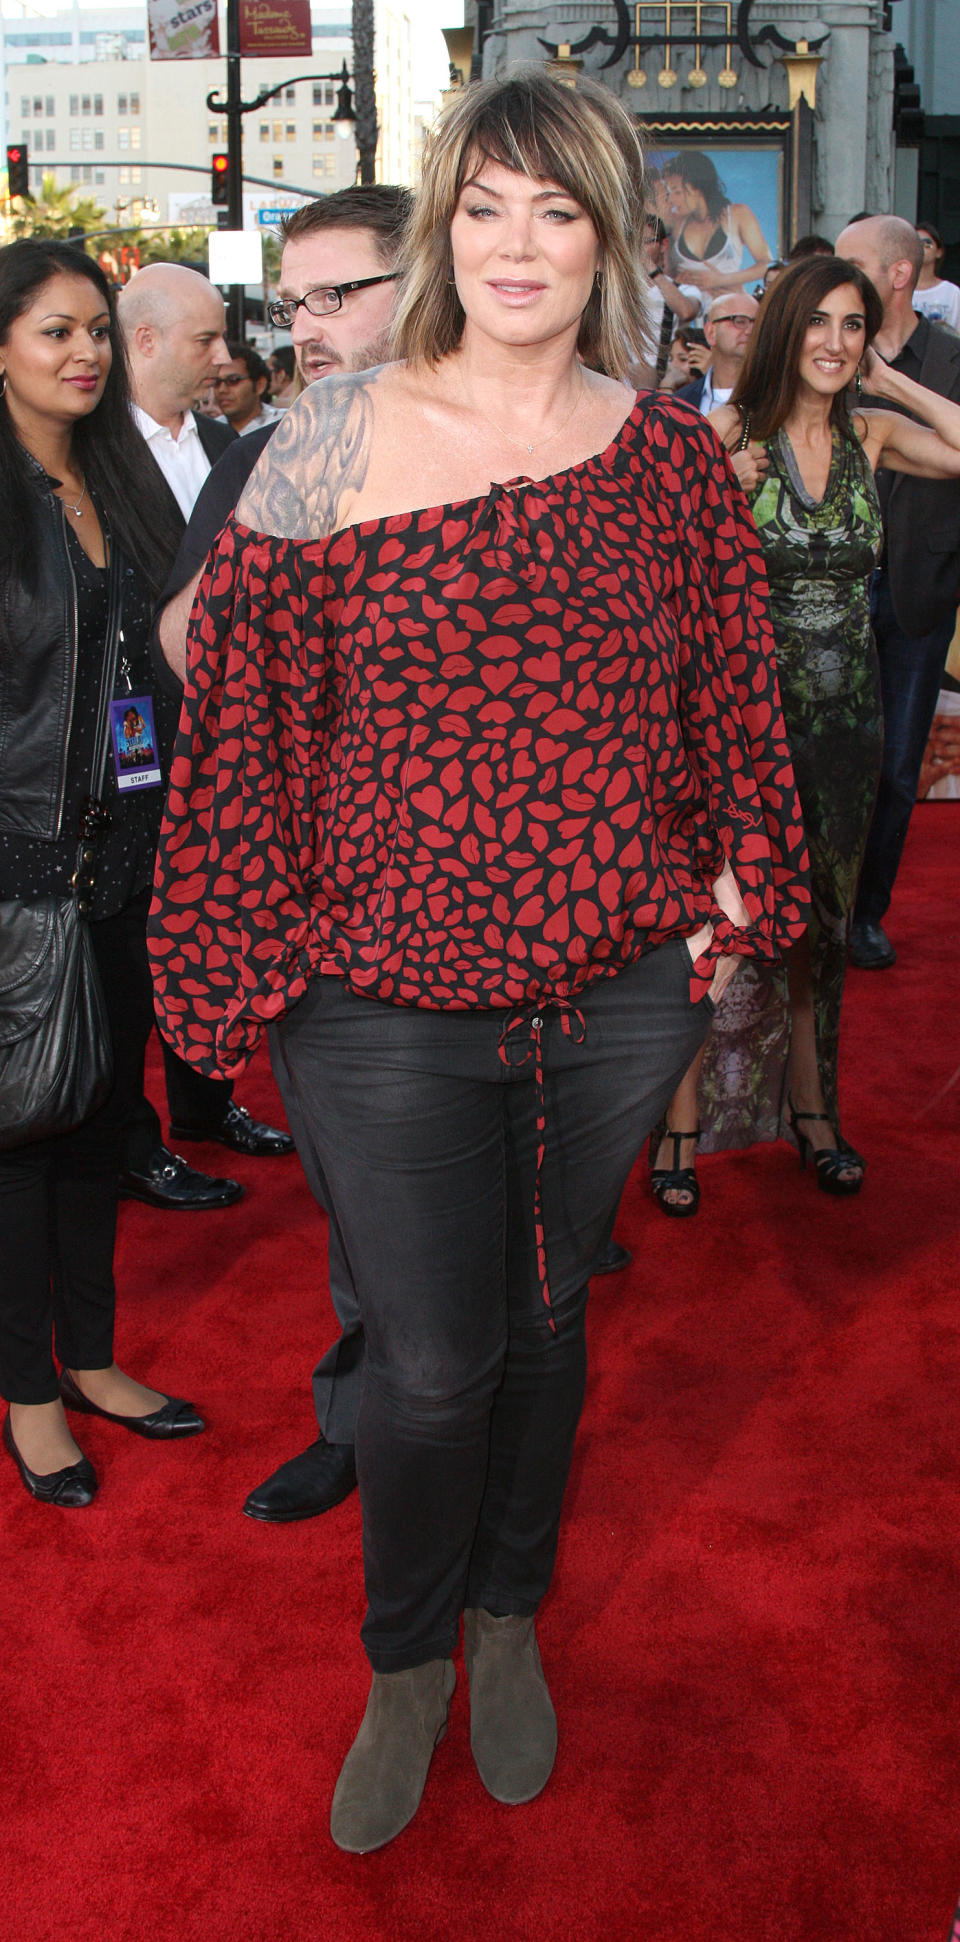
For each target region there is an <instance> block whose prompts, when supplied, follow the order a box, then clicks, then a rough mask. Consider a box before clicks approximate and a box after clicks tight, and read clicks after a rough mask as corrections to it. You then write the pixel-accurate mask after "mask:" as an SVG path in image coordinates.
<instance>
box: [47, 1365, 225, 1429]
mask: <svg viewBox="0 0 960 1942" xmlns="http://www.w3.org/2000/svg"><path fill="white" fill-rule="evenodd" d="M60 1394H61V1396H62V1397H63V1400H64V1402H65V1403H66V1406H67V1408H68V1409H79V1410H80V1411H81V1412H82V1413H83V1415H84V1416H103V1417H104V1418H105V1419H106V1421H107V1422H108V1423H119V1424H120V1427H121V1429H125V1430H132V1431H133V1433H134V1435H135V1436H149V1437H152V1438H153V1439H154V1440H155V1441H161V1440H162V1441H166V1442H169V1441H170V1439H171V1437H174V1436H199V1434H200V1431H201V1430H202V1429H205V1428H206V1424H205V1423H204V1420H203V1417H202V1416H198V1415H197V1412H196V1410H195V1409H194V1407H193V1404H192V1403H185V1402H181V1400H180V1398H179V1397H178V1396H167V1397H166V1399H165V1401H164V1404H163V1408H162V1409H154V1410H151V1412H150V1415H149V1416H115V1415H114V1414H113V1412H112V1410H109V1409H101V1408H100V1405H99V1403H92V1402H91V1401H90V1398H89V1396H85V1395H84V1394H83V1392H82V1390H80V1389H78V1388H77V1385H76V1383H75V1382H74V1380H73V1377H72V1375H71V1374H70V1371H69V1369H61V1371H60Z"/></svg>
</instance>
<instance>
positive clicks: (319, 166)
mask: <svg viewBox="0 0 960 1942" xmlns="http://www.w3.org/2000/svg"><path fill="white" fill-rule="evenodd" d="M325 160H326V157H325V156H323V155H315V156H314V158H313V173H314V175H326V173H327V171H326V169H325V168H324V166H323V164H324V161H325Z"/></svg>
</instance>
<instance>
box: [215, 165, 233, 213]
mask: <svg viewBox="0 0 960 1942" xmlns="http://www.w3.org/2000/svg"><path fill="white" fill-rule="evenodd" d="M229 172H230V157H229V155H211V157H210V200H211V202H212V203H213V206H214V208H217V207H218V206H219V207H221V208H222V207H223V205H224V203H227V202H229V200H230V182H229Z"/></svg>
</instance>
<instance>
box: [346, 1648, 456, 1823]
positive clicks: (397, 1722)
mask: <svg viewBox="0 0 960 1942" xmlns="http://www.w3.org/2000/svg"><path fill="white" fill-rule="evenodd" d="M455 1685H456V1673H455V1672H454V1670H453V1661H452V1659H431V1660H430V1662H429V1664H428V1665H425V1666H413V1667H412V1668H411V1669H410V1670H409V1671H406V1672H375V1673H374V1675H373V1684H372V1685H371V1687H370V1697H369V1699H368V1700H367V1710H366V1712H365V1713H364V1716H363V1723H362V1725H361V1727H360V1731H359V1733H358V1734H357V1737H356V1739H355V1740H354V1742H353V1745H352V1747H351V1748H350V1751H349V1753H348V1754H347V1757H346V1759H345V1761H344V1763H343V1766H342V1768H341V1771H340V1778H339V1780H338V1781H337V1784H336V1787H335V1788H334V1792H333V1805H332V1807H331V1809H330V1832H331V1834H332V1836H333V1838H334V1840H335V1842H336V1844H337V1847H338V1848H345V1849H346V1852H347V1853H348V1854H368V1853H369V1851H370V1849H371V1848H382V1847H385V1846H386V1844H387V1842H388V1841H392V1840H393V1838H394V1835H396V1834H399V1833H400V1831H401V1829H402V1828H405V1827H406V1825H407V1822H408V1821H412V1819H413V1817H414V1814H415V1813H416V1811H417V1808H418V1807H419V1805H420V1800H421V1797H422V1794H423V1789H424V1786H425V1785H426V1779H427V1774H428V1773H429V1771H430V1761H431V1759H432V1758H433V1750H434V1747H437V1746H439V1744H440V1741H441V1740H442V1739H443V1736H444V1734H445V1732H446V1730H447V1713H448V1712H449V1710H450V1698H451V1695H452V1693H453V1688H454V1686H455Z"/></svg>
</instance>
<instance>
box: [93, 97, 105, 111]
mask: <svg viewBox="0 0 960 1942" xmlns="http://www.w3.org/2000/svg"><path fill="white" fill-rule="evenodd" d="M93 112H94V114H95V115H102V114H103V96H102V94H95V95H94V97H93Z"/></svg>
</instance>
